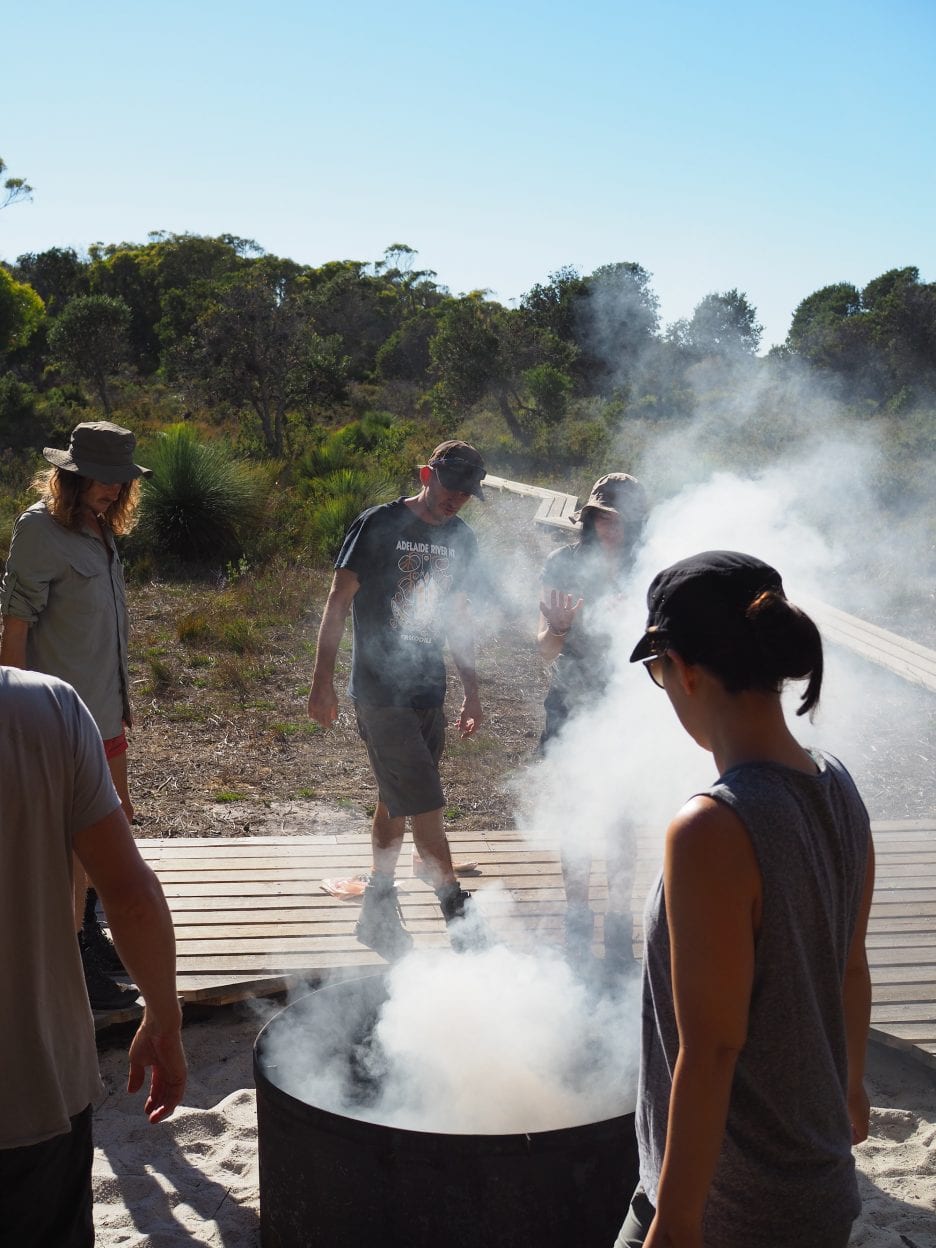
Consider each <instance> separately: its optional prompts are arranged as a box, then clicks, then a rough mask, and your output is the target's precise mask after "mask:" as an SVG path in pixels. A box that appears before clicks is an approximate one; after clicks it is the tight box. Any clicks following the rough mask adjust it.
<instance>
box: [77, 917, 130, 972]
mask: <svg viewBox="0 0 936 1248" xmlns="http://www.w3.org/2000/svg"><path fill="white" fill-rule="evenodd" d="M81 940H82V945H83V948H85V949H86V950H87V952H88V954H89V955H90V956H91V958H92V959H93V960H94V962H95V964H96V965H97V968H98V970H100V971H103V972H104V974H105V975H126V973H127V968H126V967H125V966H124V964H123V963H122V962H121V960H120V954H119V953H118V952H117V950H116V949H115V948H114V942H113V941H112V940H111V938H110V937H109V936H108V935H107V933H106V932H105V931H104V928H103V927H101V925H100V923H99V922H98V921H97V919H95V920H94V922H93V923H88V922H86V923H85V924H84V926H83V927H82V929H81Z"/></svg>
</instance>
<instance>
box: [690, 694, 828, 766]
mask: <svg viewBox="0 0 936 1248" xmlns="http://www.w3.org/2000/svg"><path fill="white" fill-rule="evenodd" d="M710 741H711V744H710V748H711V751H712V754H713V755H714V758H715V764H716V766H717V768H718V773H719V775H723V774H724V773H725V772H726V771H729V770H730V769H731V768H732V767H739V766H740V765H741V764H742V763H779V764H780V765H781V766H784V767H790V768H792V769H793V770H794V771H802V772H805V773H807V774H808V775H815V774H816V771H817V767H816V764H815V762H814V760H813V758H812V756H811V755H810V754H809V753H808V752H807V751H806V750H805V749H804V748H803V747H802V746H801V745H800V743H799V742H798V741H797V739H796V738H795V737H794V736H793V734H792V732H790V729H789V727H788V726H787V722H786V718H785V717H784V714H783V708H782V706H781V704H780V698H779V696H777V695H776V694H764V693H754V692H747V693H741V694H735V695H733V696H731V697H730V709H725V708H723V709H722V713H721V714H719V715H718V716H717V718H716V719H715V722H714V723H713V725H712V729H711V737H710Z"/></svg>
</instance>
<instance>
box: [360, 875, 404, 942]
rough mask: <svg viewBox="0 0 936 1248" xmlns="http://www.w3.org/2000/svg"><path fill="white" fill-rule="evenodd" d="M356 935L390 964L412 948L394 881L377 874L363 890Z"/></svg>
mask: <svg viewBox="0 0 936 1248" xmlns="http://www.w3.org/2000/svg"><path fill="white" fill-rule="evenodd" d="M354 935H355V936H356V937H357V939H358V940H359V941H360V942H361V944H362V945H367V947H368V949H373V951H374V952H375V953H379V954H380V956H381V957H382V958H386V960H387V961H388V962H396V961H397V960H398V959H399V958H402V957H403V955H404V954H407V953H409V951H410V949H412V947H413V938H412V936H411V935H410V934H409V932H408V931H407V930H406V928H405V927H404V926H403V912H402V911H401V909H400V902H399V899H398V897H397V891H396V888H395V886H394V883H393V880H392V879H391V878H390V876H388V875H380V874H379V873H378V872H376V871H375V872H374V874H373V875H372V876H371V878H370V883H369V884H368V885H367V888H365V889H364V900H363V904H362V906H361V917H360V918H359V919H358V921H357V926H356V927H355V929H354Z"/></svg>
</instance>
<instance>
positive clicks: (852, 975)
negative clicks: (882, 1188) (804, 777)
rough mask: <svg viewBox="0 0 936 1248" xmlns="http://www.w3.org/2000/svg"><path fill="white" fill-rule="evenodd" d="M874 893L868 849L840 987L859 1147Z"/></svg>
mask: <svg viewBox="0 0 936 1248" xmlns="http://www.w3.org/2000/svg"><path fill="white" fill-rule="evenodd" d="M873 893H874V846H873V845H870V846H869V848H868V865H867V868H866V870H865V881H864V891H863V893H862V897H861V909H860V910H859V912H858V920H857V922H856V923H855V931H854V934H853V935H852V941H851V946H850V947H849V950H848V962H847V963H846V965H845V977H844V980H843V983H842V1006H843V1009H844V1013H845V1041H846V1045H847V1047H848V1116H849V1119H850V1121H851V1129H852V1143H853V1144H861V1143H862V1141H864V1140H866V1139H867V1138H868V1121H869V1117H870V1113H871V1109H870V1106H869V1103H868V1094H867V1092H866V1091H865V1086H864V1068H865V1049H866V1047H867V1044H868V1028H869V1026H870V1024H871V974H870V972H869V970H868V958H867V954H866V952H865V936H866V934H867V930H868V914H869V912H870V910H871V897H872V895H873Z"/></svg>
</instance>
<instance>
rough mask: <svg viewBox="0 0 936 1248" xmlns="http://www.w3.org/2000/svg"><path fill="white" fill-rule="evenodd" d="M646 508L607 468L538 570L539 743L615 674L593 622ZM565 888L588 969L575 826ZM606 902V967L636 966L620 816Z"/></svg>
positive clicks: (636, 485)
mask: <svg viewBox="0 0 936 1248" xmlns="http://www.w3.org/2000/svg"><path fill="white" fill-rule="evenodd" d="M646 515H647V498H646V493H645V491H644V487H643V486H642V485H641V483H640V482H639V481H638V480H637V478H636V477H632V476H631V475H630V474H629V473H626V472H608V473H605V474H604V476H601V477H599V478H598V480H597V481H596V482H595V484H594V485H593V486H592V488H591V491H590V493H589V495H588V498H587V500H586V502H585V503H584V504H583V506H581V507H580V508H579V509H578V510H577V511H576V512H574V514H573V515H572V517H571V519H572V521H573V523H574V524H575V525H576V526H577V528H578V536H577V540H576V541H574V542H572V543H570V544H569V545H567V546H562V547H560V548H559V549H558V550H554V551H553V552H552V553H551V554H550V555H549V556H548V558H547V560H546V563H545V566H544V567H543V573H542V591H541V595H540V604H539V605H540V619H539V629H538V632H537V637H536V642H537V648H538V649H539V652H540V654H541V655H542V657H543V658H544V659H545V660H546V661H547V662H548V663H551V664H552V672H551V674H550V682H549V690H548V692H547V694H546V699H545V701H544V703H543V708H544V710H545V712H546V723H545V727H544V729H543V733H542V736H541V738H540V751H541V752H543V751H545V750H547V749H548V748H551V743H552V742H553V741H555V739H556V738H557V737H558V736H559V734H560V732H561V731H562V729H563V728H564V727H565V725H566V723H567V722H568V721H569V719H570V718H572V717H573V716H575V715H578V714H581V713H583V712H584V711H586V710H588V709H591V708H594V707H595V706H596V705H597V704H598V703H599V702H600V700H601V699H602V698H603V697H604V692H605V689H606V687H607V683H608V679H609V672H610V666H609V655H610V638H609V636H608V634H607V633H606V632H605V631H603V630H602V629H601V627H600V625H599V624H598V623H597V621H599V620H600V618H601V610H600V605H601V603H602V601H604V602H605V603H607V602H608V600H609V598H611V599H613V598H614V597H615V596H616V595H620V594H621V592H622V591H623V588H624V583H625V580H626V577H627V575H628V573H629V571H630V568H631V565H632V563H633V559H634V555H635V553H636V550H637V547H638V545H639V543H640V540H641V537H642V535H643V529H644V522H645V520H646ZM560 856H561V860H562V879H563V885H564V887H565V893H566V902H567V909H566V916H565V944H566V954H567V956H568V958H569V961H570V962H571V963H572V964H573V965H574V966H576V967H577V968H579V969H582V970H587V969H588V968H589V966H590V964H591V961H592V937H593V935H594V927H595V915H594V912H593V911H592V909H591V905H590V901H589V887H590V878H591V853H590V850H589V848H588V846H587V845H585V844H583V841H582V837H581V835H580V833H579V831H578V829H577V828H575V827H569V828H568V829H567V830H566V831H565V832H564V834H563V837H562V841H561V844H560ZM606 865H607V870H608V881H609V906H608V912H607V914H606V915H605V918H604V945H605V961H604V966H605V970H606V971H608V972H610V971H611V970H612V968H613V969H614V970H615V971H616V972H621V973H628V972H630V971H632V970H633V968H634V959H633V930H632V919H631V913H630V895H631V889H632V885H633V846H632V845H631V844H630V840H629V836H628V832H627V829H626V828H625V827H624V826H623V824H622V825H621V826H620V827H619V828H618V829H617V830H616V832H615V835H614V837H613V838H609V843H608V846H607V853H606Z"/></svg>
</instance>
